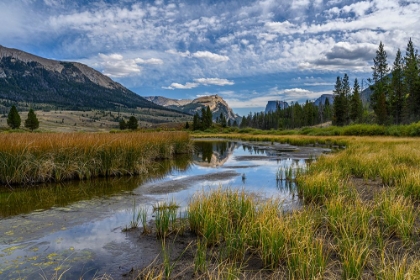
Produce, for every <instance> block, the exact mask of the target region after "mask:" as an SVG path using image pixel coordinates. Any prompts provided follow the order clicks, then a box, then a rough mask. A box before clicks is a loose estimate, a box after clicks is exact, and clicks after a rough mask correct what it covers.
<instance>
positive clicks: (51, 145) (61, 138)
mask: <svg viewBox="0 0 420 280" xmlns="http://www.w3.org/2000/svg"><path fill="white" fill-rule="evenodd" d="M0 143H2V145H1V147H0V184H3V185H8V186H11V185H15V184H34V183H42V182H51V181H54V182H60V181H64V180H70V179H90V178H93V177H110V176H121V175H136V174H145V173H147V172H148V164H150V162H151V161H153V160H155V159H161V158H172V157H173V155H174V154H180V153H189V152H190V151H191V149H192V145H191V143H190V140H189V135H188V134H187V133H185V132H132V133H128V132H127V133H114V134H113V133H108V134H105V133H42V134H32V133H20V134H16V133H13V134H0Z"/></svg>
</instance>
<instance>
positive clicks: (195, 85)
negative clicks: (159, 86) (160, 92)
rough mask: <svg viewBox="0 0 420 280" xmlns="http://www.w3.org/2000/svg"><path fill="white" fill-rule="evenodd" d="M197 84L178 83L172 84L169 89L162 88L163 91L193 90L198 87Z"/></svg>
mask: <svg viewBox="0 0 420 280" xmlns="http://www.w3.org/2000/svg"><path fill="white" fill-rule="evenodd" d="M198 86H199V84H198V83H186V84H185V85H183V84H179V83H172V84H171V85H170V86H169V87H163V88H164V89H193V88H196V87H198Z"/></svg>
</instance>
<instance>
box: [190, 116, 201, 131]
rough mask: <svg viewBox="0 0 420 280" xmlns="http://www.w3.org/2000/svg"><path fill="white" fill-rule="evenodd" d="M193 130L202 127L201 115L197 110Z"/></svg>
mask: <svg viewBox="0 0 420 280" xmlns="http://www.w3.org/2000/svg"><path fill="white" fill-rule="evenodd" d="M192 129H193V130H198V129H200V117H199V116H198V113H197V112H196V113H195V114H194V118H193V127H192Z"/></svg>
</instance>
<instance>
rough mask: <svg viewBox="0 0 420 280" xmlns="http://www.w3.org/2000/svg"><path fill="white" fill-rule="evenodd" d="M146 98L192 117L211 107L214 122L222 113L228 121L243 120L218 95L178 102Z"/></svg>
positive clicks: (163, 98) (161, 98)
mask: <svg viewBox="0 0 420 280" xmlns="http://www.w3.org/2000/svg"><path fill="white" fill-rule="evenodd" d="M145 98H146V99H147V100H150V101H152V102H155V103H156V104H159V105H162V106H164V107H167V108H171V109H175V110H178V111H180V112H183V113H186V114H191V115H194V114H195V113H196V112H198V113H200V112H201V108H203V107H206V106H209V108H210V110H211V111H212V113H213V120H216V118H218V117H220V114H222V113H223V115H224V116H225V117H226V119H227V120H231V121H232V122H233V121H235V120H236V121H237V122H238V123H240V120H241V117H239V116H238V115H237V114H235V113H234V112H233V110H232V109H231V108H230V107H229V105H228V104H227V102H226V101H225V100H224V99H223V98H222V97H220V96H218V95H217V94H216V95H208V96H202V97H199V98H196V99H194V100H189V99H181V100H177V99H170V98H166V97H162V96H147V97H145Z"/></svg>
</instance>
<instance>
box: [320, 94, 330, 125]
mask: <svg viewBox="0 0 420 280" xmlns="http://www.w3.org/2000/svg"><path fill="white" fill-rule="evenodd" d="M322 110H323V112H322V115H323V121H324V122H327V121H330V120H331V105H330V100H329V98H325V103H324V107H323V108H322Z"/></svg>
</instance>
